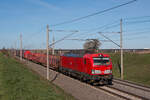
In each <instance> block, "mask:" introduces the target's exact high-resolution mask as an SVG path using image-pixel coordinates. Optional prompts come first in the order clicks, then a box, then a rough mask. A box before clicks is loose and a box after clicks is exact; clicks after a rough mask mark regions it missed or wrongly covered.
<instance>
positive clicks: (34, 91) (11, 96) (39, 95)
mask: <svg viewBox="0 0 150 100" xmlns="http://www.w3.org/2000/svg"><path fill="white" fill-rule="evenodd" d="M0 100H75V99H74V98H73V97H72V96H70V95H68V94H66V93H65V92H64V91H63V90H61V89H60V88H59V87H57V86H55V85H53V84H51V83H50V82H48V81H46V80H44V79H42V78H41V77H39V76H38V75H37V74H35V73H32V72H31V71H29V70H28V69H27V68H25V65H23V64H21V63H19V62H17V61H16V60H15V59H12V58H9V57H6V56H4V55H3V54H2V53H0Z"/></svg>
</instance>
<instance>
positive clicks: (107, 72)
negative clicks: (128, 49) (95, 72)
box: [104, 70, 112, 74]
mask: <svg viewBox="0 0 150 100" xmlns="http://www.w3.org/2000/svg"><path fill="white" fill-rule="evenodd" d="M109 73H112V70H105V71H104V74H109Z"/></svg>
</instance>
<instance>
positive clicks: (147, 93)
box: [109, 79, 150, 100]
mask: <svg viewBox="0 0 150 100" xmlns="http://www.w3.org/2000/svg"><path fill="white" fill-rule="evenodd" d="M109 87H110V88H114V89H118V90H123V91H125V92H128V93H130V94H133V95H137V96H139V97H141V98H143V99H144V100H150V88H149V87H145V86H141V85H137V84H134V83H131V82H126V81H122V80H116V79H114V81H113V85H112V86H109Z"/></svg>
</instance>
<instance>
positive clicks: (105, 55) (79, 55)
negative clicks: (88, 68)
mask: <svg viewBox="0 0 150 100" xmlns="http://www.w3.org/2000/svg"><path fill="white" fill-rule="evenodd" d="M97 54H98V55H101V54H102V53H97ZM97 54H73V53H67V54H64V55H63V56H66V57H83V56H86V55H88V56H89V55H90V56H91V55H93V56H94V55H95V56H96V55H97ZM102 56H104V57H109V55H107V54H102Z"/></svg>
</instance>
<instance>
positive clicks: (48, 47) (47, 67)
mask: <svg viewBox="0 0 150 100" xmlns="http://www.w3.org/2000/svg"><path fill="white" fill-rule="evenodd" d="M46 42H47V80H49V25H47V41H46Z"/></svg>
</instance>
